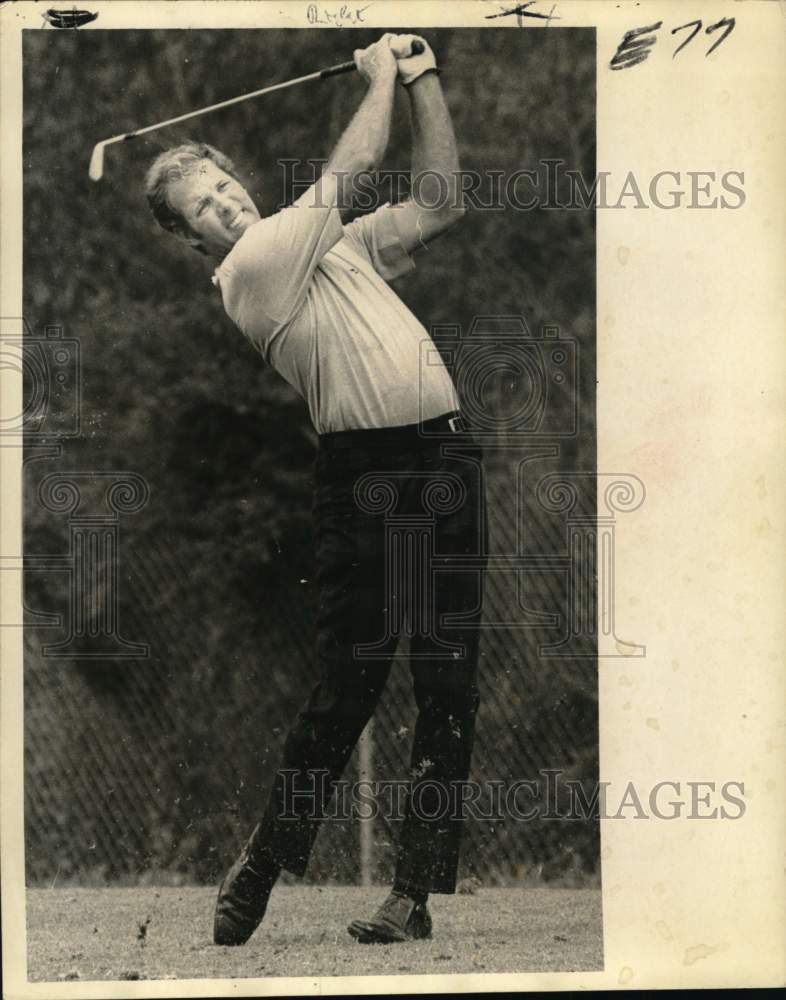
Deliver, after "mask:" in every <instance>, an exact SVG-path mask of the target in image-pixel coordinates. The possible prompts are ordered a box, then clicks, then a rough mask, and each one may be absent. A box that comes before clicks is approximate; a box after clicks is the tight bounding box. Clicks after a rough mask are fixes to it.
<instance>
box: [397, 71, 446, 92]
mask: <svg viewBox="0 0 786 1000" xmlns="http://www.w3.org/2000/svg"><path fill="white" fill-rule="evenodd" d="M430 76H433V77H436V78H437V79H438V78H439V77H440V76H442V70H441V69H440V68H439V66H429V68H428V69H424V70H423V72H422V73H419V74H418V75H417V76H416V77H415V79H414V80H408V81H406V82H405V81H404V80H402V81H401V85H402V87H406V88H407V90H409V89H410V88H411V87H414V86H415V84H416V83H418V82H419V81H420V80H424V79H426V78H427V77H430Z"/></svg>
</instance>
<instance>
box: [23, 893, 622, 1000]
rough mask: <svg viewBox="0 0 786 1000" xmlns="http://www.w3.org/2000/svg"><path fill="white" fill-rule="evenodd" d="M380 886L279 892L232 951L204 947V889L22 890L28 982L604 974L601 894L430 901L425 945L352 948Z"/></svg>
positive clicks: (209, 905) (207, 927) (207, 934)
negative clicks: (351, 928)
mask: <svg viewBox="0 0 786 1000" xmlns="http://www.w3.org/2000/svg"><path fill="white" fill-rule="evenodd" d="M385 892H386V890H385V889H384V888H383V887H376V888H373V889H367V888H359V887H355V886H347V887H343V886H342V887H334V886H325V887H320V886H277V887H276V888H275V889H274V890H273V895H272V896H271V899H270V904H269V906H268V911H267V914H266V916H265V919H264V921H263V923H262V925H261V927H260V928H259V929H258V930H257V932H256V933H255V935H254V936H253V937H252V938H251V940H250V941H249V943H248V944H246V945H245V946H244V947H241V948H219V947H216V946H215V945H213V944H212V940H211V932H212V918H213V905H214V902H215V896H216V890H215V889H213V888H207V889H206V888H202V887H200V888H186V887H176V888H163V887H162V888H156V887H144V888H130V889H117V888H105V889H30V890H28V893H27V949H28V978H29V979H30V980H31V981H54V980H60V981H62V980H67V979H73V980H81V981H85V980H118V979H197V978H203V977H207V978H220V979H223V978H228V979H239V978H244V977H254V978H257V977H268V976H309V977H313V976H362V975H367V976H371V975H408V974H412V975H414V974H419V975H423V974H445V973H447V974H452V973H500V972H547V971H548V972H558V971H565V972H567V971H590V970H596V969H602V967H603V947H602V923H601V897H600V891H599V889H550V888H534V889H522V888H515V889H496V888H494V889H492V888H488V889H479V890H478V891H477V892H476V893H474V894H473V895H455V896H433V897H431V899H430V901H429V907H430V909H431V913H432V916H433V919H434V935H433V938H432V940H430V941H417V942H408V943H406V944H399V945H360V944H357V943H356V942H355V941H354V940H353V939H352V938H350V937H349V935H348V934H347V932H346V925H347V924H348V923H349V921H350V920H352V919H353V918H355V917H365V916H370V915H371V914H372V913H373V912H374V910H375V909H376V908H377V906H378V905H379V903H380V902H381V901H382V899H383V898H384V895H385Z"/></svg>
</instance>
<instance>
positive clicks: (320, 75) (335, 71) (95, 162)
mask: <svg viewBox="0 0 786 1000" xmlns="http://www.w3.org/2000/svg"><path fill="white" fill-rule="evenodd" d="M422 51H423V44H422V42H419V41H414V42H413V43H412V51H411V53H410V54H411V55H419V54H420V53H421V52H422ZM356 69H357V66H356V65H355V63H354V60H350V61H349V62H344V63H338V64H337V65H335V66H329V67H328V68H327V69H321V70H317V71H316V72H315V73H308V74H307V75H306V76H299V77H297V78H296V79H294V80H285V81H284V82H283V83H274V84H273V85H272V86H271V87H263V88H262V89H261V90H252V91H251V92H250V93H248V94H241V95H240V96H239V97H231V98H230V99H229V100H227V101H219V102H218V104H211V105H209V106H208V107H206V108H199V109H198V110H197V111H189V112H187V113H186V114H184V115H178V116H177V117H176V118H168V119H167V120H166V121H163V122H156V124H155V125H146V126H145V127H144V128H139V129H136V130H135V131H133V132H123V133H122V134H121V135H114V136H112V138H111V139H102V140H101V142H97V143H96V144H95V146H94V147H93V152H92V155H91V157H90V167H89V169H88V174H89V176H90V180H91V181H100V180H101V178H102V177H103V176H104V151H105V150H106V147H107V146H112V145H114V144H115V143H116V142H127V141H128V140H129V139H135V138H136V137H137V136H140V135H145V133H147V132H153V131H155V130H156V129H159V128H166V127H167V125H176V124H177V123H178V122H184V121H187V120H188V119H189V118H197V117H198V116H199V115H206V114H208V113H209V112H211V111H219V110H220V109H221V108H228V107H230V105H232V104H239V103H240V102H241V101H250V100H251V98H252V97H262V95H263V94H272V93H273V91H274V90H285V89H286V88H287V87H296V86H297V85H298V84H299V83H307V82H308V81H309V80H326V79H327V78H328V77H330V76H339V75H340V74H341V73H352V72H353V71H354V70H356Z"/></svg>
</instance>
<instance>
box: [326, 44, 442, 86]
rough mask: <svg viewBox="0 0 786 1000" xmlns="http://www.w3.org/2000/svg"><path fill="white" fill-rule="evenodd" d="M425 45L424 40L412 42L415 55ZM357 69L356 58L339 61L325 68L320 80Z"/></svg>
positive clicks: (412, 53)
mask: <svg viewBox="0 0 786 1000" xmlns="http://www.w3.org/2000/svg"><path fill="white" fill-rule="evenodd" d="M423 50H424V46H423V42H418V41H414V42H413V43H412V52H411V53H410V54H411V55H413V56H419V55H420V53H421V52H423ZM356 69H357V66H356V65H355V61H354V59H351V60H350V61H349V62H343V63H337V65H335V66H329V67H328V68H327V69H323V70H322V71H321V73H320V74H319V78H320V80H326V79H327V78H328V77H329V76H340V75H341V74H342V73H352V72H354V71H355V70H356Z"/></svg>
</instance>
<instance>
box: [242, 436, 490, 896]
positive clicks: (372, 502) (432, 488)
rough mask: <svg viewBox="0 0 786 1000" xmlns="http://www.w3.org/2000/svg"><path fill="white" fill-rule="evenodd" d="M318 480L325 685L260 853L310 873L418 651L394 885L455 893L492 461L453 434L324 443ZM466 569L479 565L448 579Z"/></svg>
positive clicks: (288, 746) (304, 720)
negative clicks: (388, 694) (345, 790)
mask: <svg viewBox="0 0 786 1000" xmlns="http://www.w3.org/2000/svg"><path fill="white" fill-rule="evenodd" d="M436 432H439V434H438V435H437V433H436ZM424 435H427V436H424ZM315 473H316V482H315V495H314V524H315V532H316V557H317V584H318V588H319V609H318V618H317V654H318V663H319V681H318V683H317V684H316V686H315V687H314V689H313V690H312V692H311V694H310V696H309V698H308V700H307V701H306V704H305V705H304V706H303V708H302V710H301V711H300V713H299V715H298V716H297V719H296V720H295V723H294V725H293V726H292V728H291V730H290V732H289V735H288V736H287V738H286V742H285V745H284V754H283V761H282V763H281V767H280V768H279V771H278V772H277V774H276V777H275V780H274V784H273V788H272V790H271V794H270V799H269V802H268V806H267V810H266V813H265V816H264V818H263V820H262V822H261V824H260V825H259V827H258V828H257V830H256V831H255V837H254V839H255V841H256V843H257V844H258V845H260V846H261V847H262V848H263V850H264V851H265V852H266V856H267V857H271V856H272V858H273V859H274V861H275V862H276V863H278V864H280V865H281V866H282V867H284V868H286V869H287V870H289V871H291V872H293V873H294V874H297V875H302V874H303V873H304V872H305V869H306V865H307V863H308V858H309V854H310V852H311V848H312V846H313V843H314V838H315V837H316V834H317V830H318V827H319V818H320V816H321V815H322V813H323V812H324V811H325V810H326V808H327V806H328V805H329V803H330V799H331V795H332V787H331V784H332V782H335V781H337V780H338V779H339V778H340V777H341V774H342V772H343V771H344V768H345V766H346V764H347V761H348V759H349V756H350V754H351V752H352V749H353V748H354V746H355V744H356V743H357V741H358V738H359V737H360V735H361V733H362V731H363V729H364V727H365V725H366V723H367V722H368V720H369V718H370V717H371V715H372V714H373V712H374V709H375V707H376V705H377V702H378V700H379V698H380V695H381V693H382V690H383V688H384V686H385V682H386V681H387V678H388V674H389V672H390V667H391V661H392V657H393V655H394V653H395V650H396V646H397V644H398V641H399V639H400V637H402V636H404V635H406V636H408V637H409V639H410V669H411V674H412V680H413V684H414V693H415V699H416V703H417V710H418V714H417V720H416V724H415V730H414V738H413V746H412V758H411V775H410V781H411V785H410V788H409V792H408V797H407V802H406V811H405V818H404V821H403V826H402V829H401V835H400V840H399V846H398V859H397V865H396V885H397V886H398V887H399V888H409V889H411V890H417V891H424V892H443V893H450V892H454V891H455V882H456V869H457V864H458V852H459V843H460V838H461V827H462V822H461V820H460V818H457V816H456V809H455V808H453V803H455V802H456V801H458V802H459V804H460V797H459V798H458V800H457V798H456V790H457V787H459V786H457V783H461V782H464V781H466V780H467V778H468V775H469V768H470V758H471V754H472V744H473V738H474V729H475V715H476V712H477V709H478V690H477V686H476V673H477V653H478V637H479V631H478V628H479V623H480V615H481V605H482V593H483V579H482V577H483V565H484V559H485V553H486V550H487V522H486V505H485V497H484V479H483V474H482V468H481V452H480V448H479V447H478V445H477V444H475V443H474V441H473V439H472V437H471V436H470V435H469V433H467V432H463V431H462V432H458V433H451V432H449V431H448V425H447V420H446V418H438V419H437V420H436V421H431V422H429V423H428V424H426V425H421V426H418V425H412V426H410V427H403V428H385V429H382V430H368V431H349V432H344V433H340V434H328V435H323V436H322V437H321V438H320V441H319V451H318V454H317V459H316V465H315ZM461 556H470V557H474V560H472V561H471V562H470V564H469V566H466V565H465V568H463V569H459V568H458V567H457V566H455V565H454V566H453V567H451V561H454V562H455V559H456V557H461ZM465 562H466V561H465ZM447 803H450V807H449V806H448V804H447ZM459 811H460V810H459Z"/></svg>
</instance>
